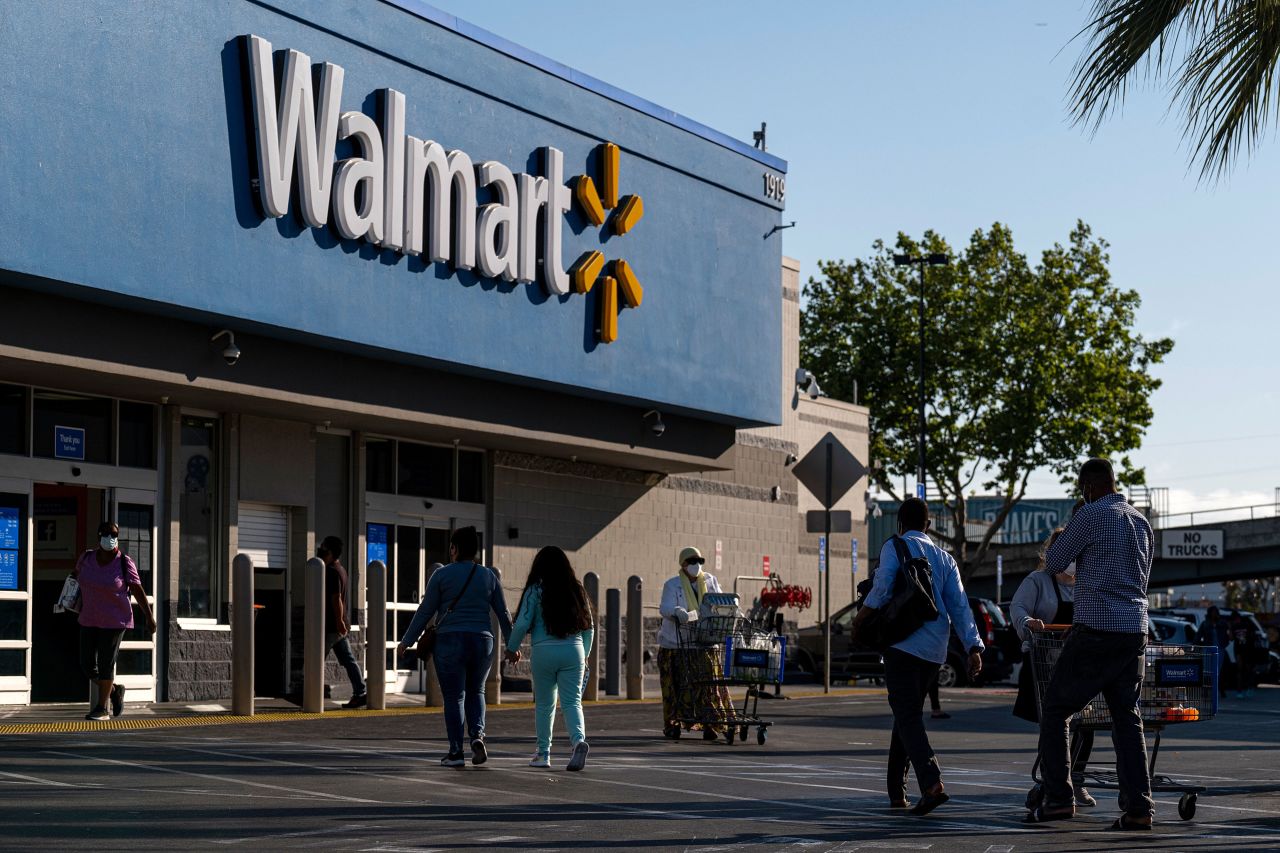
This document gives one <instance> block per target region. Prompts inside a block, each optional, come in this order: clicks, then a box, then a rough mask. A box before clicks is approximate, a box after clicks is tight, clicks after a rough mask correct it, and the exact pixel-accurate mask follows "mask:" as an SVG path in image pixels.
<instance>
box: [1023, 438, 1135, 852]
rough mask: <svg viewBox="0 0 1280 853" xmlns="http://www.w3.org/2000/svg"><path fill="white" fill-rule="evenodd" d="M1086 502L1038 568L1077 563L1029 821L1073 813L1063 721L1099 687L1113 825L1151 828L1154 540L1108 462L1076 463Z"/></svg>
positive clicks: (1043, 721) (1044, 712)
mask: <svg viewBox="0 0 1280 853" xmlns="http://www.w3.org/2000/svg"><path fill="white" fill-rule="evenodd" d="M1078 485H1079V488H1080V493H1081V495H1083V496H1084V502H1085V503H1084V506H1082V507H1080V509H1079V511H1078V512H1076V514H1075V515H1074V516H1072V518H1071V521H1070V523H1068V524H1067V528H1066V530H1064V531H1063V533H1062V535H1061V536H1059V537H1058V539H1057V541H1056V542H1054V543H1053V545H1052V546H1050V548H1049V550H1048V551H1047V552H1046V554H1045V567H1044V570H1045V571H1047V572H1049V573H1051V574H1061V573H1062V572H1064V571H1066V569H1067V567H1068V566H1069V565H1070V564H1071V563H1073V562H1074V563H1075V564H1076V588H1075V620H1074V625H1073V626H1072V628H1071V632H1070V633H1069V634H1068V635H1067V640H1066V643H1065V644H1064V645H1063V649H1062V655H1061V657H1059V658H1058V662H1057V664H1056V665H1055V666H1054V668H1053V675H1052V676H1051V677H1050V680H1049V686H1048V689H1047V690H1046V692H1045V695H1044V697H1043V702H1042V706H1043V707H1042V708H1041V710H1040V761H1041V767H1042V768H1043V773H1044V803H1043V805H1042V806H1041V807H1040V808H1037V809H1036V810H1035V811H1033V812H1032V813H1031V815H1029V816H1028V820H1030V821H1041V820H1057V819H1061V818H1069V817H1073V816H1074V815H1075V806H1074V792H1073V790H1072V785H1071V782H1072V780H1071V773H1070V765H1069V758H1068V755H1067V752H1068V746H1067V738H1068V734H1067V721H1068V720H1069V719H1070V718H1071V716H1072V715H1073V714H1075V713H1077V712H1078V711H1080V710H1081V709H1082V708H1084V706H1085V705H1087V704H1088V703H1089V702H1091V701H1092V700H1093V698H1094V697H1095V696H1097V695H1098V694H1099V693H1101V694H1102V696H1103V698H1105V699H1106V701H1107V707H1108V708H1109V709H1110V711H1111V719H1112V730H1111V738H1112V741H1113V742H1114V744H1115V748H1116V773H1117V774H1118V775H1119V777H1120V793H1121V800H1122V801H1123V802H1124V803H1125V811H1124V813H1123V814H1121V816H1120V818H1119V819H1118V820H1116V822H1115V824H1114V825H1113V826H1112V829H1121V830H1139V831H1141V830H1149V829H1151V816H1152V813H1153V811H1154V809H1155V804H1154V802H1153V801H1152V799H1151V776H1150V773H1149V772H1148V769H1147V745H1146V740H1145V738H1144V737H1143V732H1142V716H1141V715H1140V714H1139V713H1138V696H1139V692H1140V689H1141V687H1142V675H1143V670H1144V668H1145V665H1146V648H1147V580H1148V578H1149V577H1150V576H1151V558H1152V553H1153V552H1154V550H1155V536H1154V534H1153V533H1152V532H1151V524H1150V523H1149V522H1148V521H1147V519H1146V517H1144V516H1143V515H1142V513H1140V512H1138V511H1137V510H1136V509H1134V508H1133V507H1132V506H1130V505H1129V503H1128V502H1127V501H1126V500H1125V499H1124V496H1123V495H1121V494H1119V493H1118V492H1117V491H1116V478H1115V472H1114V471H1113V470H1112V468H1111V463H1110V462H1108V461H1107V460H1105V459H1090V460H1089V461H1088V462H1085V463H1084V464H1083V465H1082V466H1080V474H1079V479H1078Z"/></svg>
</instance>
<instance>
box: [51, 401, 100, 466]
mask: <svg viewBox="0 0 1280 853" xmlns="http://www.w3.org/2000/svg"><path fill="white" fill-rule="evenodd" d="M33 398H34V399H33V403H32V409H33V412H34V416H33V420H34V423H35V425H34V434H33V438H34V440H33V442H32V451H33V452H34V453H35V455H36V456H43V457H45V458H48V459H53V458H58V459H74V460H78V461H81V462H96V463H98V464H101V465H110V464H111V463H112V462H113V461H114V460H113V459H112V455H113V454H112V446H113V444H114V436H113V435H112V430H111V426H112V420H113V418H112V414H111V400H110V399H108V398H106V397H85V396H82V395H80V394H64V393H63V392H61V391H35V392H34V394H33ZM81 430H83V431H84V432H83V436H81V434H80V431H81Z"/></svg>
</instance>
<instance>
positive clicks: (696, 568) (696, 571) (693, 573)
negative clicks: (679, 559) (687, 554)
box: [684, 563, 702, 578]
mask: <svg viewBox="0 0 1280 853" xmlns="http://www.w3.org/2000/svg"><path fill="white" fill-rule="evenodd" d="M684 570H685V571H686V572H688V573H689V577H691V578H696V577H697V576H698V575H700V574H702V564H701V563H688V564H686V565H685V567H684Z"/></svg>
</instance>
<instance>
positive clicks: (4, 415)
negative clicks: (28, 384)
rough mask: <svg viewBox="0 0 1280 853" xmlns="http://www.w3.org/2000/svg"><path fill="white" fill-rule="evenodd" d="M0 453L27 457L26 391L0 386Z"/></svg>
mask: <svg viewBox="0 0 1280 853" xmlns="http://www.w3.org/2000/svg"><path fill="white" fill-rule="evenodd" d="M0 453H21V454H22V455H23V456H26V455H27V389H26V388H23V387H21V386H19V385H0Z"/></svg>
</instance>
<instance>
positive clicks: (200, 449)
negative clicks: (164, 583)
mask: <svg viewBox="0 0 1280 853" xmlns="http://www.w3.org/2000/svg"><path fill="white" fill-rule="evenodd" d="M217 448H218V422H217V421H216V420H212V419H210V418H196V417H184V418H183V419H182V439H181V446H180V449H179V453H178V466H179V468H178V470H179V471H180V472H181V475H182V478H183V485H182V496H181V498H180V499H179V501H178V524H179V537H178V615H179V616H191V617H197V618H202V619H212V618H215V617H217V615H218V613H217V604H218V593H219V580H220V579H219V578H218V576H217V573H216V572H215V570H214V567H215V566H216V565H217V559H216V556H215V551H216V548H217V545H218V526H217V521H218V518H217V501H218V453H217Z"/></svg>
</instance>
